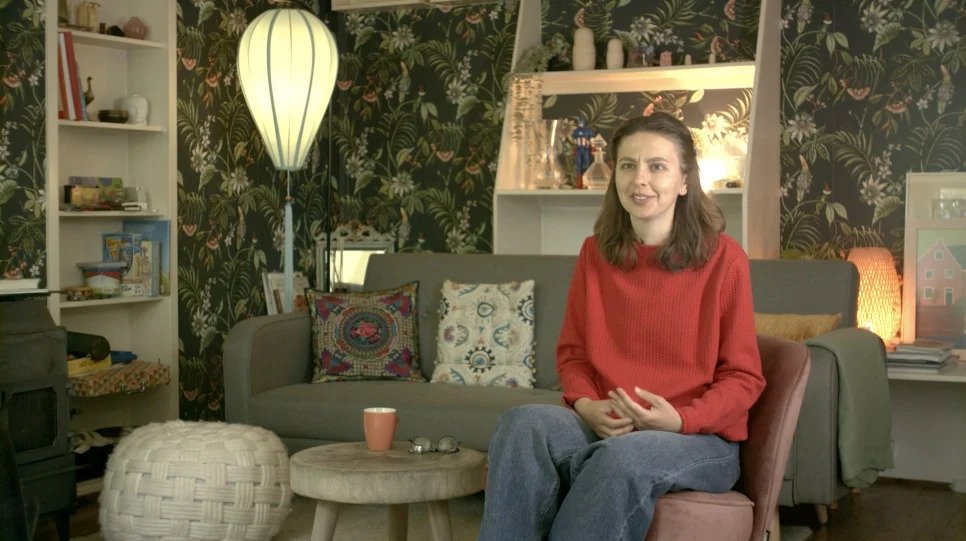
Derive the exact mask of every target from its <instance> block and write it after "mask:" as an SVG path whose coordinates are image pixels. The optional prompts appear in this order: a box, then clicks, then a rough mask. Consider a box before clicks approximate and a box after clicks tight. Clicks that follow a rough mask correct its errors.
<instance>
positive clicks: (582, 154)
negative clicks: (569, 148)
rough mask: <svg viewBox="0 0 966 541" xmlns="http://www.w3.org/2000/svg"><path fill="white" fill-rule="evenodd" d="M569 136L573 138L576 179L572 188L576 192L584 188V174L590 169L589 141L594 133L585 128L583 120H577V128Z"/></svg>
mask: <svg viewBox="0 0 966 541" xmlns="http://www.w3.org/2000/svg"><path fill="white" fill-rule="evenodd" d="M571 136H572V137H573V138H574V154H575V156H574V175H575V177H576V179H575V182H574V187H575V188H577V189H578V190H579V189H581V188H583V187H584V172H585V171H587V168H588V167H590V162H591V154H590V139H591V138H592V137H593V136H594V131H593V130H591V129H590V128H589V127H587V122H586V121H584V120H583V119H579V120H577V127H576V128H574V131H573V133H572V134H571Z"/></svg>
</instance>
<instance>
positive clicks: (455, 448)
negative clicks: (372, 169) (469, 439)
mask: <svg viewBox="0 0 966 541" xmlns="http://www.w3.org/2000/svg"><path fill="white" fill-rule="evenodd" d="M461 443H463V442H461V441H457V440H456V438H454V437H453V436H443V437H442V438H440V439H439V441H437V442H436V445H435V446H434V445H433V441H432V440H431V439H429V438H427V437H424V436H419V437H417V438H413V439H411V440H409V452H410V453H413V454H416V455H421V454H424V453H432V452H434V451H435V452H437V453H443V454H447V455H448V454H451V453H457V452H459V450H460V444H461Z"/></svg>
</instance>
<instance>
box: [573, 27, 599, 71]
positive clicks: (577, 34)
mask: <svg viewBox="0 0 966 541" xmlns="http://www.w3.org/2000/svg"><path fill="white" fill-rule="evenodd" d="M573 56H574V58H573V63H574V70H576V71H584V70H592V69H594V64H595V63H596V60H597V58H596V57H597V52H596V50H595V49H594V31H593V30H591V29H590V28H587V27H586V26H583V27H580V28H578V29H576V30H574V52H573Z"/></svg>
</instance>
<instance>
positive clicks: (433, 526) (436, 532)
mask: <svg viewBox="0 0 966 541" xmlns="http://www.w3.org/2000/svg"><path fill="white" fill-rule="evenodd" d="M428 505H429V531H430V537H432V539H433V541H453V526H452V524H450V522H449V502H447V501H446V500H437V501H434V502H429V504H428Z"/></svg>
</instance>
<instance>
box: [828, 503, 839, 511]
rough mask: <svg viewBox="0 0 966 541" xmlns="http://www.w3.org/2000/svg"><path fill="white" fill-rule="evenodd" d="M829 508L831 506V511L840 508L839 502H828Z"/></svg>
mask: <svg viewBox="0 0 966 541" xmlns="http://www.w3.org/2000/svg"><path fill="white" fill-rule="evenodd" d="M828 508H829V510H830V511H835V510H837V509H838V508H839V502H832V503H830V504H828Z"/></svg>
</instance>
